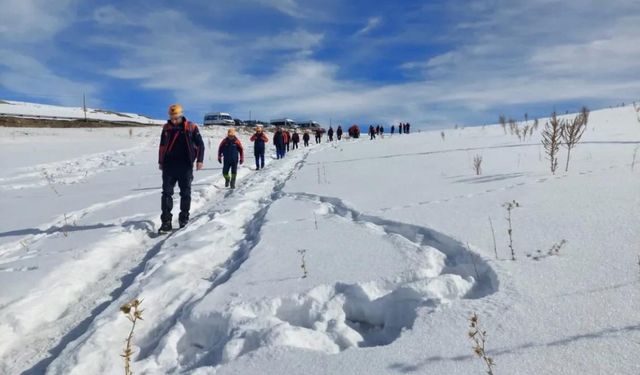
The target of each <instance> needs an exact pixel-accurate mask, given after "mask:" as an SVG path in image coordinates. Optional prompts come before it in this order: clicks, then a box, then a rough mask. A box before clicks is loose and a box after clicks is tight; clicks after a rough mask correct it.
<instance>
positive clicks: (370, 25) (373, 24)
mask: <svg viewBox="0 0 640 375" xmlns="http://www.w3.org/2000/svg"><path fill="white" fill-rule="evenodd" d="M381 23H382V17H371V18H369V19H368V20H367V24H366V25H365V26H364V27H363V28H362V29H360V30H358V32H356V35H366V34H369V33H370V32H371V31H373V30H374V29H375V28H377V27H378V26H380V24H381Z"/></svg>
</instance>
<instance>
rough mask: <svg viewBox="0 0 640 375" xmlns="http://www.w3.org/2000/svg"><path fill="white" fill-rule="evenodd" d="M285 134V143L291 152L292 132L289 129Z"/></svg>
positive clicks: (287, 150)
mask: <svg viewBox="0 0 640 375" xmlns="http://www.w3.org/2000/svg"><path fill="white" fill-rule="evenodd" d="M283 135H284V145H285V150H286V152H289V145H290V144H291V133H290V132H289V131H288V130H285V131H284V132H283Z"/></svg>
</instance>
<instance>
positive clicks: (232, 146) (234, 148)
mask: <svg viewBox="0 0 640 375" xmlns="http://www.w3.org/2000/svg"><path fill="white" fill-rule="evenodd" d="M222 158H224V164H223V166H222V175H223V176H224V186H225V187H230V188H231V189H235V188H236V176H237V175H238V162H240V165H242V163H244V149H243V148H242V143H240V140H239V139H238V138H237V137H236V129H234V128H231V129H229V130H228V131H227V137H226V138H225V139H223V140H222V142H220V146H219V147H218V163H222ZM229 172H231V174H229Z"/></svg>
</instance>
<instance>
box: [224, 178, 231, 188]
mask: <svg viewBox="0 0 640 375" xmlns="http://www.w3.org/2000/svg"><path fill="white" fill-rule="evenodd" d="M229 181H230V180H229V179H228V178H225V179H224V187H229Z"/></svg>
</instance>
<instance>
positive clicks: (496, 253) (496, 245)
mask: <svg viewBox="0 0 640 375" xmlns="http://www.w3.org/2000/svg"><path fill="white" fill-rule="evenodd" d="M489 225H490V226H491V235H492V236H493V252H494V253H495V255H496V260H497V259H498V244H497V243H496V231H495V230H494V229H493V220H491V216H489Z"/></svg>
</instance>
